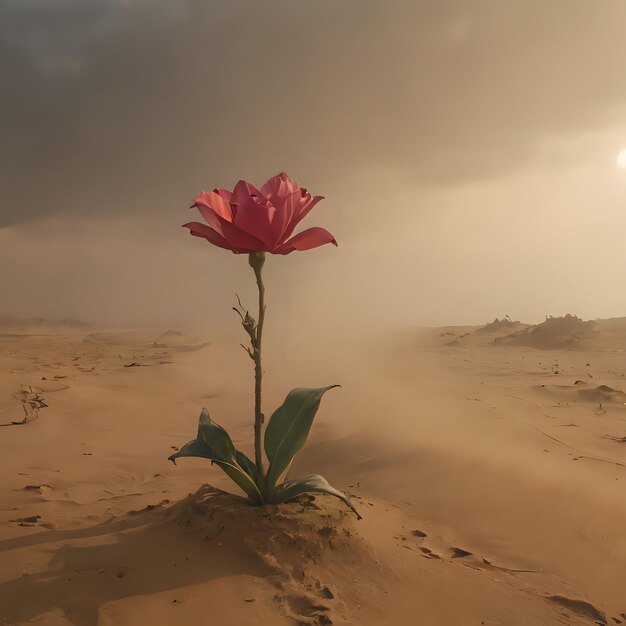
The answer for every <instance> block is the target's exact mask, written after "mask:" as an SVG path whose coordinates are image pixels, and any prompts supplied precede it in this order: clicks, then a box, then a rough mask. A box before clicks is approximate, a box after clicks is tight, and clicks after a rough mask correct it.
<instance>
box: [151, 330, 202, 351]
mask: <svg viewBox="0 0 626 626" xmlns="http://www.w3.org/2000/svg"><path fill="white" fill-rule="evenodd" d="M152 345H153V346H154V347H162V348H171V349H173V350H174V351H175V352H195V351H196V350H201V349H202V348H206V347H207V346H208V345H209V342H207V341H202V340H201V339H198V337H195V336H194V335H189V334H186V333H182V332H180V331H178V330H167V331H165V332H164V333H161V334H160V335H159V336H158V337H157V339H156V341H155V342H154V343H153V344H152Z"/></svg>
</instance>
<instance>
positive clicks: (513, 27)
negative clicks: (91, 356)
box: [0, 0, 626, 337]
mask: <svg viewBox="0 0 626 626" xmlns="http://www.w3.org/2000/svg"><path fill="white" fill-rule="evenodd" d="M624 23H626V5H625V4H624V3H622V2H619V1H616V0H615V1H606V2H603V3H602V4H601V5H599V4H596V3H594V4H591V3H588V2H584V1H582V0H574V1H572V0H569V1H566V0H555V1H553V2H550V3H545V2H539V1H538V0H531V1H529V2H524V3H519V2H513V1H498V2H496V1H495V0H492V1H484V0H475V1H472V2H466V1H463V2H462V1H461V0H450V1H446V2H441V1H439V2H435V1H434V0H421V1H419V2H408V1H406V2H401V1H392V2H388V3H384V6H383V3H378V2H375V1H373V0H359V1H356V0H342V1H341V2H337V1H330V0H321V1H320V0H318V1H317V2H308V1H303V2H298V3H294V2H287V1H282V2H281V1H277V0H268V1H266V2H264V3H263V6H262V7H261V6H260V4H259V3H256V2H252V0H230V1H229V2H212V3H203V2H200V1H199V0H185V1H181V2H176V3H174V2H166V1H164V0H163V1H158V2H155V1H154V0H152V1H148V0H101V1H98V2H95V1H92V2H78V1H72V0H54V1H50V0H48V1H46V2H44V1H43V0H28V1H24V0H21V1H19V2H17V1H8V2H5V3H3V4H2V6H1V7H0V70H1V71H0V86H1V87H2V91H3V94H4V96H3V99H2V101H0V123H1V125H2V137H3V142H2V146H0V165H1V167H0V177H1V181H2V184H1V186H0V188H1V189H2V198H1V200H0V289H2V292H3V293H4V294H5V298H4V301H3V303H2V305H0V314H6V315H13V316H18V317H31V316H42V317H50V318H77V319H84V320H86V321H93V322H96V323H100V324H111V325H116V326H120V325H122V326H124V325H125V326H140V325H151V326H160V327H183V328H186V327H190V328H193V327H196V326H198V325H201V324H212V325H214V326H215V327H217V328H220V329H224V331H225V332H228V331H229V329H233V328H235V326H236V324H235V322H234V320H233V319H232V311H231V310H230V306H231V304H233V302H234V293H235V292H237V293H240V294H241V295H242V297H243V298H244V300H246V301H247V302H248V303H249V305H250V306H251V308H252V307H253V304H254V300H253V299H254V285H253V281H252V276H251V272H250V269H249V267H248V265H247V261H246V258H245V257H242V256H234V255H232V254H230V253H227V252H225V251H222V250H218V249H215V248H212V247H211V246H209V245H208V244H207V243H205V242H203V241H202V240H200V239H197V238H191V237H190V236H189V235H188V233H187V231H186V230H184V229H182V228H180V225H181V224H183V223H184V222H185V221H188V220H189V219H190V216H191V215H192V212H190V211H189V210H188V209H187V207H188V206H189V202H190V200H191V198H193V197H194V196H195V195H196V194H197V193H198V192H199V191H200V190H202V189H211V188H213V187H232V185H233V184H234V183H235V182H236V180H237V179H239V178H245V179H247V180H250V181H251V182H254V183H256V184H261V183H262V182H263V181H264V180H265V179H267V178H268V177H269V176H271V175H273V174H275V173H277V172H279V171H281V170H285V171H287V172H288V173H289V174H290V175H291V176H292V177H293V178H294V179H295V180H297V181H298V182H300V183H301V184H302V185H303V186H306V187H307V188H308V189H309V190H310V191H311V192H312V193H314V194H321V195H324V196H326V199H325V200H324V201H323V202H322V203H320V204H319V205H318V206H317V207H316V209H315V210H314V211H313V212H312V213H311V215H310V216H309V217H308V218H307V220H306V221H305V222H304V224H303V227H307V226H323V227H325V228H327V229H328V230H330V231H331V232H332V233H333V234H334V235H335V236H336V238H337V240H338V242H339V247H338V248H336V249H335V248H332V247H324V248H321V249H319V250H313V251H310V252H305V253H297V252H296V253H293V254H291V255H290V256H288V257H285V258H282V257H271V258H270V259H269V260H268V263H267V277H266V281H267V288H268V306H269V307H270V311H271V316H272V317H271V318H268V324H269V325H270V328H273V332H275V333H285V334H290V335H291V334H292V335H293V337H298V336H299V335H300V334H301V333H302V332H303V329H306V331H307V332H308V331H310V332H311V334H312V335H313V336H318V335H319V332H320V329H327V331H328V333H329V334H330V335H332V336H335V335H336V334H339V333H347V334H350V333H355V332H358V331H370V330H379V329H380V330H385V329H387V328H389V329H390V330H393V329H394V328H398V327H408V326H416V327H417V326H434V325H448V324H480V323H485V322H487V321H489V320H492V319H493V318H495V317H503V316H504V315H507V314H508V315H510V316H511V318H513V319H520V320H522V321H526V322H538V321H541V320H542V319H544V318H545V316H546V315H548V314H550V315H563V314H565V313H574V314H577V315H579V316H581V317H583V318H585V319H594V318H608V317H619V316H624V315H626V291H625V290H623V289H621V288H620V287H621V280H622V275H623V269H622V268H623V267H624V265H625V264H626V248H625V247H624V245H623V242H622V237H621V233H623V232H625V231H626V212H625V211H624V192H625V191H626V170H624V169H620V168H618V167H617V166H616V157H617V154H618V153H619V152H620V150H622V149H624V148H626V83H625V82H624V80H623V76H624V74H625V71H626V41H625V40H624V38H623V32H622V30H623V28H622V25H623V24H624ZM271 332H272V331H271Z"/></svg>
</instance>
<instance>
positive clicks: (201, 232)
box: [183, 222, 232, 250]
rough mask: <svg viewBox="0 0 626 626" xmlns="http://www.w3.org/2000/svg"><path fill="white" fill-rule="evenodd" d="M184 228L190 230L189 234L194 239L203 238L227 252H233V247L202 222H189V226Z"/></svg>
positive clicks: (184, 225)
mask: <svg viewBox="0 0 626 626" xmlns="http://www.w3.org/2000/svg"><path fill="white" fill-rule="evenodd" d="M183 228H188V229H189V232H190V233H191V234H192V235H193V236H194V237H202V238H203V239H206V240H207V241H208V242H209V243H212V244H213V245H214V246H218V247H220V248H224V249H225V250H232V247H231V246H230V244H229V243H228V242H227V241H226V239H224V237H222V235H220V234H219V233H216V232H215V231H214V230H213V229H212V228H211V227H210V226H207V225H206V224H202V223H201V222H189V223H187V224H183Z"/></svg>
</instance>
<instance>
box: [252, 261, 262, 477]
mask: <svg viewBox="0 0 626 626" xmlns="http://www.w3.org/2000/svg"><path fill="white" fill-rule="evenodd" d="M249 262H250V267H252V269H253V270H254V276H255V278H256V284H257V287H258V289H259V318H258V322H257V325H256V330H255V333H254V341H253V342H252V349H253V351H252V355H253V359H254V457H255V462H256V467H257V472H258V474H259V477H263V476H265V470H264V469H263V454H262V451H261V450H262V448H261V435H262V431H263V422H264V421H265V418H264V416H263V411H262V409H261V391H262V383H263V364H262V361H261V347H262V342H263V323H264V321H265V285H264V284H263V276H262V270H263V264H264V263H265V252H256V253H255V252H252V253H250V256H249Z"/></svg>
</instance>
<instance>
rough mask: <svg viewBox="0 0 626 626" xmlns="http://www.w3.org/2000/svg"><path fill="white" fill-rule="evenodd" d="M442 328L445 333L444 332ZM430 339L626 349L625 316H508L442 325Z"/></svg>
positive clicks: (455, 342)
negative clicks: (536, 320) (537, 319)
mask: <svg viewBox="0 0 626 626" xmlns="http://www.w3.org/2000/svg"><path fill="white" fill-rule="evenodd" d="M442 331H443V332H442ZM425 338H426V340H427V341H431V340H434V341H435V343H437V344H439V345H441V343H442V341H443V344H444V345H446V346H450V347H454V346H461V345H462V346H479V345H483V346H484V345H493V346H519V347H527V348H536V349H539V350H562V349H576V350H617V349H626V317H618V318H611V319H597V320H583V319H581V318H580V317H578V316H577V315H572V314H570V313H568V314H567V315H563V316H561V317H553V316H551V315H548V316H547V317H546V319H545V321H543V322H541V323H540V324H534V325H533V324H524V323H523V322H520V321H513V320H511V319H510V318H509V317H508V316H507V317H504V318H503V319H498V318H496V319H494V320H493V321H492V322H489V323H488V324H485V325H484V326H479V327H476V326H457V327H446V328H445V329H442V328H439V329H436V330H430V331H427V332H426V333H425Z"/></svg>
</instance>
